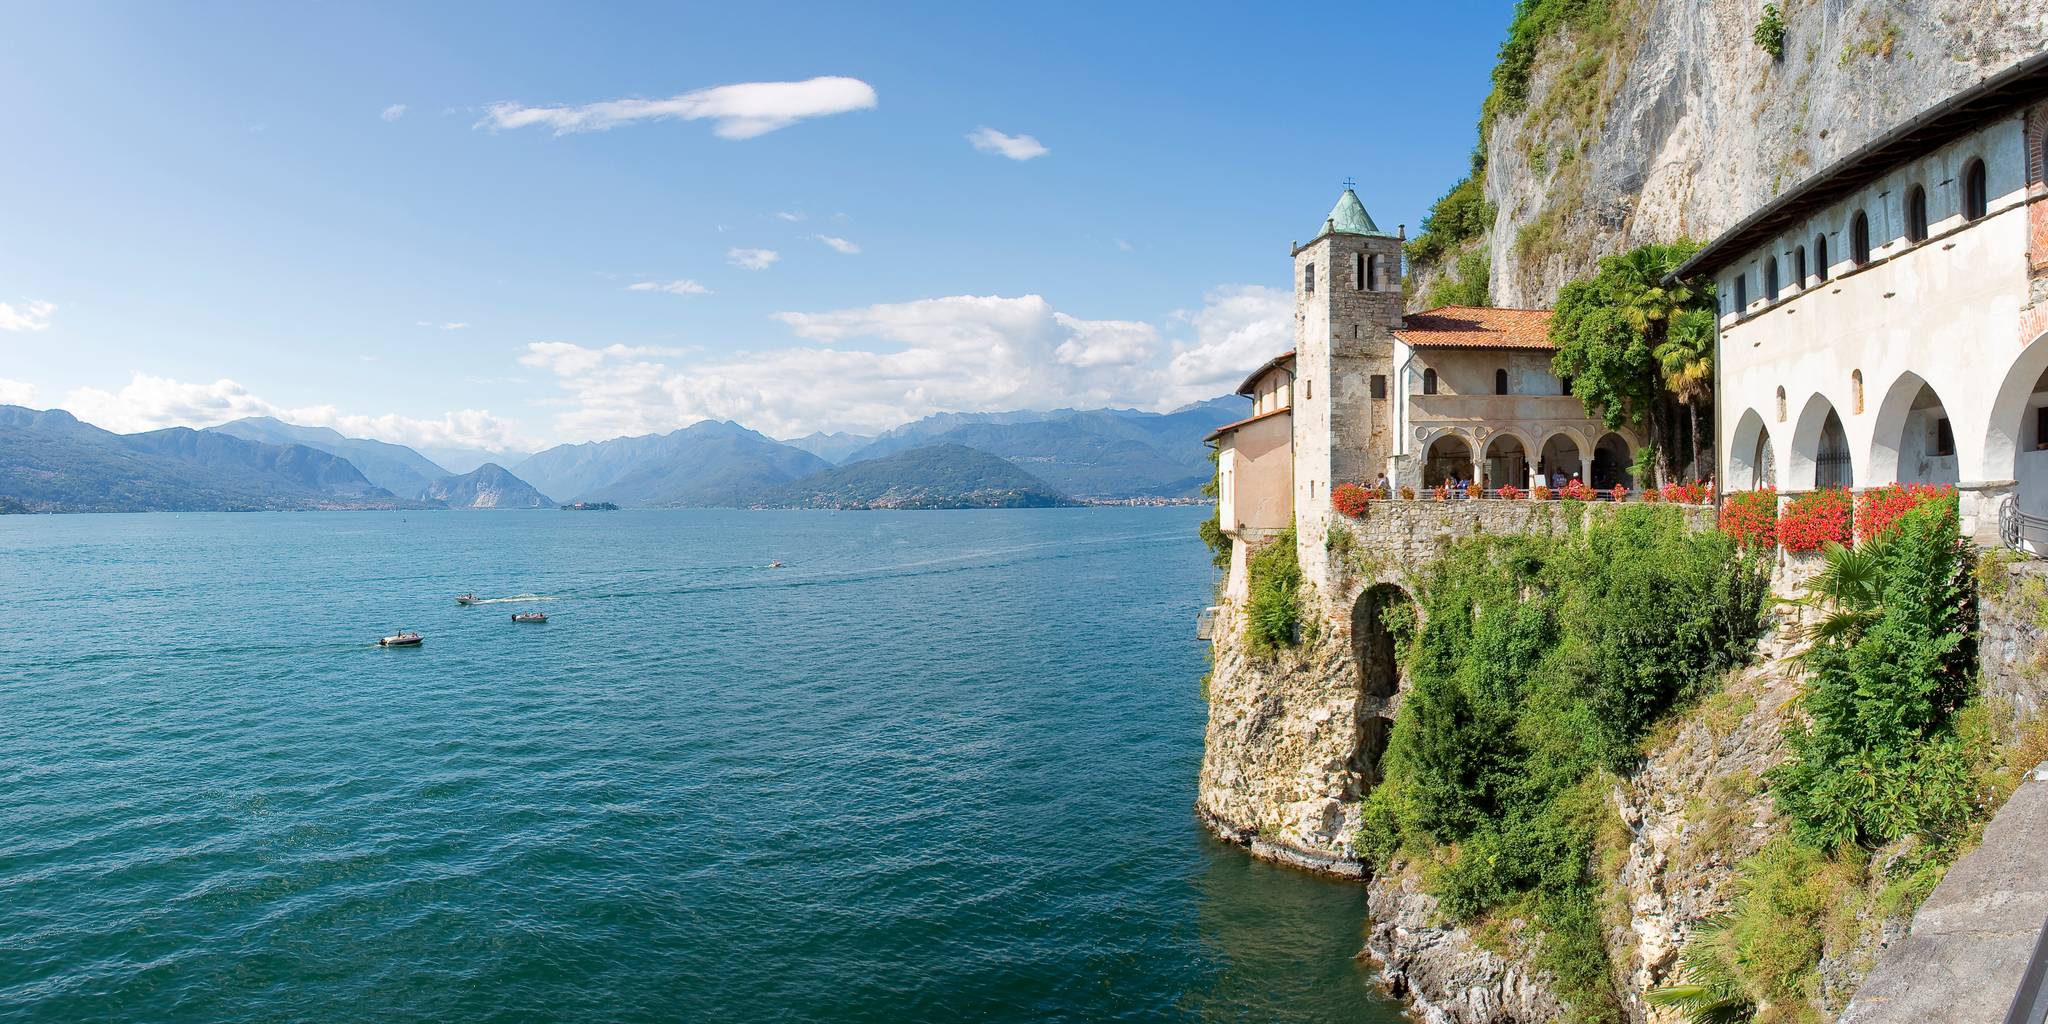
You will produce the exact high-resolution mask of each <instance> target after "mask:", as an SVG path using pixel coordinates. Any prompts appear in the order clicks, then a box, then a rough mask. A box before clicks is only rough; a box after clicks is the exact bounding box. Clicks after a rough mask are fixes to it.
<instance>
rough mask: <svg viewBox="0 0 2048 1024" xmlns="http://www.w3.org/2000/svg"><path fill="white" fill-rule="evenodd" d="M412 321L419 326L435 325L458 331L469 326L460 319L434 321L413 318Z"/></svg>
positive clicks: (445, 329)
mask: <svg viewBox="0 0 2048 1024" xmlns="http://www.w3.org/2000/svg"><path fill="white" fill-rule="evenodd" d="M413 322H414V323H415V324H417V325H419V326H421V327H436V328H439V329H441V330H444V331H459V330H462V329H463V328H465V327H468V326H469V324H467V323H465V322H463V321H461V320H446V321H442V322H440V323H435V322H434V321H432V320H415V321H413Z"/></svg>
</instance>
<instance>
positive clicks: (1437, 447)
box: [1422, 434, 1472, 487]
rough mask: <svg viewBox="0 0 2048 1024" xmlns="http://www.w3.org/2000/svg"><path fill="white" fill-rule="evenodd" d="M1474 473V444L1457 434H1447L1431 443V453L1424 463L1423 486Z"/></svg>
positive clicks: (1430, 485)
mask: <svg viewBox="0 0 2048 1024" xmlns="http://www.w3.org/2000/svg"><path fill="white" fill-rule="evenodd" d="M1470 475H1472V446H1471V445H1470V444H1469V443H1467V442H1466V440H1465V439H1464V438H1462V437H1459V436H1458V435H1456V434H1445V435H1444V436H1442V437H1439V438H1437V439H1436V440H1434V441H1431V442H1430V443H1429V455H1428V457H1427V459H1426V460H1425V461H1424V462H1423V464H1422V486H1424V487H1435V486H1436V485H1438V484H1441V483H1447V482H1449V481H1452V480H1458V479H1462V478H1464V477H1468V476H1470Z"/></svg>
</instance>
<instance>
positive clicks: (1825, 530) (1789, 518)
mask: <svg viewBox="0 0 2048 1024" xmlns="http://www.w3.org/2000/svg"><path fill="white" fill-rule="evenodd" d="M1854 518H1855V512H1854V509H1853V505H1852V503H1851V501H1850V498H1849V489H1848V488H1846V487H1830V488H1827V489H1826V490H1819V491H1808V492H1806V493H1805V494H1802V495H1800V496H1798V497H1796V498H1794V499H1792V501H1791V503H1790V504H1788V505H1786V506H1785V510H1784V511H1783V512H1780V513H1779V514H1778V546H1779V547H1782V548H1784V549H1785V550H1787V551H1819V550H1820V549H1821V548H1822V547H1823V546H1825V545H1826V544H1828V543H1829V542H1830V541H1832V542H1834V543H1836V544H1848V543H1850V541H1851V539H1852V538H1853V537H1854V536H1855V535H1854V533H1853V532H1851V530H1850V526H1851V524H1852V522H1853V520H1854Z"/></svg>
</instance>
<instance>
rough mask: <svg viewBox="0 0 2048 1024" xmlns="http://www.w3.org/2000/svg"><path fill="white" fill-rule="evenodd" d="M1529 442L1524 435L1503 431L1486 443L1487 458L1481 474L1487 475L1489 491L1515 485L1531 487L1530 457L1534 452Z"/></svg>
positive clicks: (1481, 467)
mask: <svg viewBox="0 0 2048 1024" xmlns="http://www.w3.org/2000/svg"><path fill="white" fill-rule="evenodd" d="M1532 450H1533V449H1532V448H1531V446H1530V444H1529V442H1528V441H1527V440H1525V439H1523V437H1522V435H1520V434H1518V433H1516V432H1514V431H1512V430H1503V431H1500V432H1498V433H1496V434H1494V435H1493V437H1491V438H1489V439H1488V440H1487V442H1486V457H1485V460H1484V461H1483V462H1482V463H1481V466H1480V472H1482V473H1484V474H1485V475H1486V485H1487V487H1488V488H1489V489H1495V490H1497V489H1499V488H1501V487H1504V486H1507V485H1509V484H1513V485H1514V486H1516V487H1527V486H1529V457H1530V454H1531V452H1532Z"/></svg>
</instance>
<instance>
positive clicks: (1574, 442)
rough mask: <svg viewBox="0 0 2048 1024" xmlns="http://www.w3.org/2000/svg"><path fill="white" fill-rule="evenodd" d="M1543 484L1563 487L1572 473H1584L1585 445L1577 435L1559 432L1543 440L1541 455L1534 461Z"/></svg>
mask: <svg viewBox="0 0 2048 1024" xmlns="http://www.w3.org/2000/svg"><path fill="white" fill-rule="evenodd" d="M1536 471H1537V472H1538V473H1540V474H1542V475H1543V483H1546V484H1549V485H1551V486H1553V487H1562V486H1564V481H1566V480H1570V479H1571V478H1572V474H1573V473H1584V472H1585V471H1586V443H1585V441H1584V440H1582V439H1581V438H1579V436H1578V435H1576V434H1573V433H1571V432H1569V431H1563V430H1560V431H1558V432H1557V433H1555V434H1552V435H1550V436H1549V437H1547V438H1544V439H1543V454H1542V456H1541V457H1540V458H1538V459H1537V460H1536Z"/></svg>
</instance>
